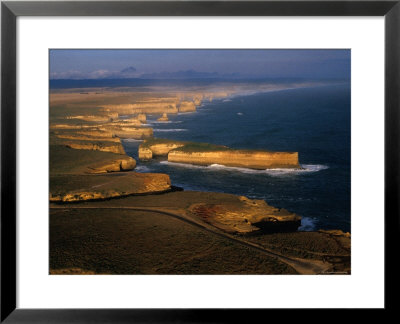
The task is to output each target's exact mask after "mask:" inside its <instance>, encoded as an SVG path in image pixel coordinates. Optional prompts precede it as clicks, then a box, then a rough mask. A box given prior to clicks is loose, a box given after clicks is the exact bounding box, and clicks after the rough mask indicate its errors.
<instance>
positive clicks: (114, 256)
mask: <svg viewBox="0 0 400 324" xmlns="http://www.w3.org/2000/svg"><path fill="white" fill-rule="evenodd" d="M157 197H158V196H157ZM71 268H72V269H74V268H79V269H82V270H83V271H86V272H87V271H89V272H90V271H92V272H94V273H97V274H294V273H296V272H295V271H294V270H293V269H292V268H291V267H289V266H287V265H286V264H284V263H282V262H280V261H278V260H276V259H274V258H271V257H267V256H265V255H264V254H263V253H261V252H257V251H254V250H252V249H250V248H247V247H244V246H241V245H239V244H236V243H234V242H232V241H229V240H227V239H224V238H221V237H218V236H215V235H212V234H211V233H207V232H205V231H202V230H201V229H198V228H196V227H193V226H191V225H189V224H186V223H184V222H181V221H179V220H176V219H173V218H169V217H167V216H164V215H159V214H157V213H152V212H139V211H118V212H116V211H106V210H104V211H102V210H95V211H94V210H93V211H91V210H70V209H67V210H51V213H50V269H51V270H53V271H54V270H58V271H59V272H60V269H71Z"/></svg>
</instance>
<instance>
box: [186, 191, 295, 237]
mask: <svg viewBox="0 0 400 324" xmlns="http://www.w3.org/2000/svg"><path fill="white" fill-rule="evenodd" d="M189 212H190V213H192V214H193V215H194V216H196V217H199V218H201V219H202V220H203V221H205V222H207V223H209V224H211V225H213V226H215V227H217V228H219V229H221V230H223V231H225V232H228V233H233V234H250V233H256V232H262V231H264V232H265V231H268V232H274V231H290V230H291V231H293V230H297V228H298V227H299V226H300V224H301V217H300V216H298V215H296V214H294V213H290V212H288V211H287V210H285V209H279V208H276V207H272V206H269V205H268V204H267V203H266V202H265V201H264V200H255V199H254V200H253V199H248V198H246V197H244V196H239V197H237V201H233V202H232V201H230V202H229V203H228V204H224V203H221V204H207V203H199V204H193V205H191V206H190V207H189Z"/></svg>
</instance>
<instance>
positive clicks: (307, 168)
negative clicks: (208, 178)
mask: <svg viewBox="0 0 400 324" xmlns="http://www.w3.org/2000/svg"><path fill="white" fill-rule="evenodd" d="M160 163H161V164H167V165H171V166H177V167H182V168H190V169H202V170H205V171H218V170H221V171H233V172H241V173H247V174H268V175H272V176H276V175H278V176H279V175H290V174H302V173H312V172H318V171H321V170H325V169H328V166H326V165H320V164H303V165H301V169H284V168H282V169H266V170H254V169H248V168H237V167H228V166H225V165H221V164H211V165H208V166H201V165H194V164H187V163H177V162H169V161H161V162H160Z"/></svg>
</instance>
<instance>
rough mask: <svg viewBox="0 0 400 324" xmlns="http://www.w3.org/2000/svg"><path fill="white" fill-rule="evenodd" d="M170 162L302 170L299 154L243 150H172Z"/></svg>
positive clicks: (169, 154)
mask: <svg viewBox="0 0 400 324" xmlns="http://www.w3.org/2000/svg"><path fill="white" fill-rule="evenodd" d="M168 161H170V162H177V163H189V164H195V165H211V164H220V165H225V166H229V167H240V168H250V169H259V170H264V169H271V168H300V165H299V156H298V153H297V152H262V151H243V150H225V151H212V152H196V151H189V152H187V151H185V150H184V149H183V150H179V149H178V150H171V151H170V152H169V153H168Z"/></svg>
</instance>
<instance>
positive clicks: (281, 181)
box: [124, 84, 351, 231]
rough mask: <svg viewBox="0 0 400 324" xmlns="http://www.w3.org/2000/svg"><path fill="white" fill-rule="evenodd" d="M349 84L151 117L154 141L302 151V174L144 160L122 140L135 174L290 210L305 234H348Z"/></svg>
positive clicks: (221, 102)
mask: <svg viewBox="0 0 400 324" xmlns="http://www.w3.org/2000/svg"><path fill="white" fill-rule="evenodd" d="M350 103H351V101H350V84H345V85H329V86H319V87H313V88H301V89H291V90H281V91H276V92H269V93H260V94H253V95H245V96H237V97H232V98H229V99H219V100H214V101H212V102H210V103H204V104H203V105H202V106H201V107H199V108H198V110H197V112H195V113H186V114H178V115H175V116H174V115H170V116H169V118H170V122H167V123H159V122H156V119H157V118H158V117H159V116H152V115H149V116H148V123H149V124H150V125H151V126H152V127H153V128H154V136H155V137H159V138H169V139H176V140H185V141H196V142H206V143H214V144H222V145H227V146H229V147H232V148H237V149H265V150H275V151H296V152H299V160H300V164H301V165H302V167H303V168H304V170H284V169H281V170H279V169H277V170H261V171H260V170H250V169H241V168H227V167H223V166H220V165H212V166H208V167H200V166H191V165H185V164H173V163H169V162H167V161H165V160H162V159H161V160H160V159H157V160H153V161H150V162H140V161H138V159H137V149H138V146H139V145H140V141H134V140H126V141H124V146H125V150H126V152H127V154H128V155H130V156H132V157H134V158H135V159H136V160H137V161H138V167H137V169H136V171H138V172H162V173H167V174H169V175H170V177H171V181H172V184H173V185H175V186H179V187H183V188H184V189H185V190H198V191H217V192H226V193H232V194H237V195H244V196H247V197H249V198H257V199H264V200H265V201H266V202H267V203H268V204H270V205H272V206H276V207H281V208H286V209H288V210H290V211H292V212H295V213H297V214H299V215H301V216H302V217H303V221H302V226H301V227H300V230H306V231H307V230H318V229H341V230H343V231H350V171H351V170H350Z"/></svg>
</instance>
